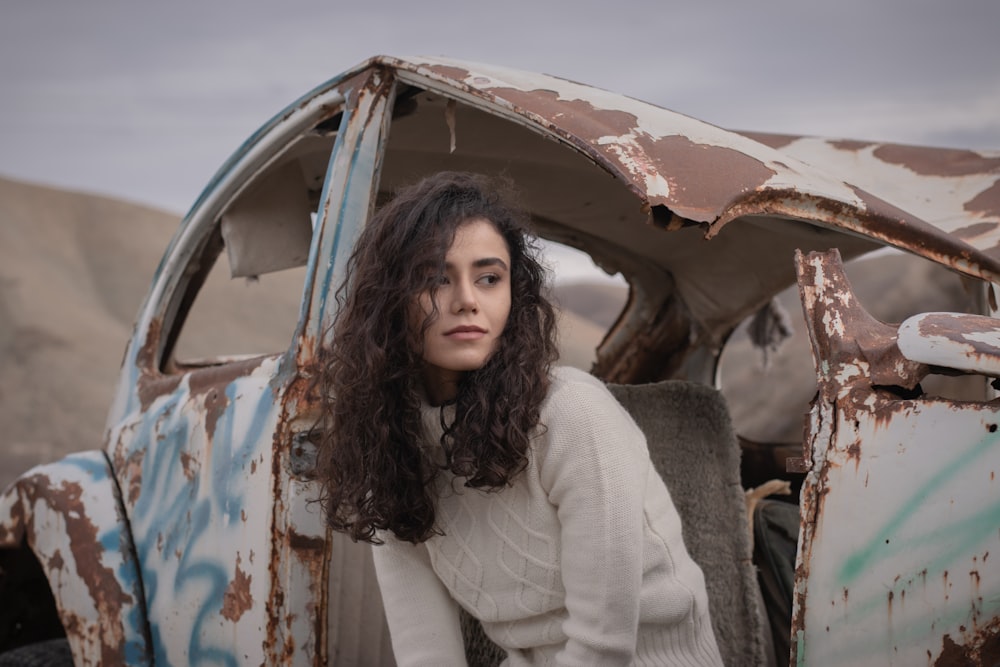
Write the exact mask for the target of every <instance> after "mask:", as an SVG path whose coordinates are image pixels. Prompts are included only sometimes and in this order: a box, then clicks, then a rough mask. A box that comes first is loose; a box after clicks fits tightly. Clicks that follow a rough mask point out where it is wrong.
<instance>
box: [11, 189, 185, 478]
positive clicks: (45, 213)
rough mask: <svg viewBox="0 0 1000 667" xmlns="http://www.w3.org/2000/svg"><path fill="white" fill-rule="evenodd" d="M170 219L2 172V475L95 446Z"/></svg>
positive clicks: (172, 219)
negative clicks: (7, 177)
mask: <svg viewBox="0 0 1000 667" xmlns="http://www.w3.org/2000/svg"><path fill="white" fill-rule="evenodd" d="M177 222H178V216H176V215H173V214H169V213H163V212H161V211H156V210H153V209H149V208H144V207H139V206H135V205H132V204H126V203H123V202H119V201H115V200H112V199H107V198H102V197H95V196H90V195H82V194H76V193H71V192H66V191H60V190H55V189H50V188H44V187H39V186H34V185H28V184H23V183H17V182H13V181H9V180H4V179H0V429H2V431H0V433H2V435H0V447H2V452H3V454H2V457H3V458H2V460H3V465H2V466H0V485H4V484H5V483H6V482H8V481H9V480H10V479H12V478H13V477H14V476H15V475H16V474H17V472H19V471H21V470H23V469H25V468H26V467H27V466H29V465H31V464H34V463H36V462H39V461H45V460H49V459H52V458H57V457H58V456H61V455H62V454H63V453H64V452H67V451H72V450H78V449H87V448H93V447H99V446H100V445H101V442H100V441H101V433H102V430H103V426H104V417H105V414H106V412H107V407H108V404H109V403H110V400H111V393H112V390H113V387H114V382H115V380H116V378H117V375H118V367H119V364H120V361H121V355H122V350H123V349H124V345H125V341H126V340H128V337H129V335H130V333H131V327H132V320H133V317H134V315H135V313H136V312H137V310H138V308H139V304H140V302H141V300H142V298H143V296H144V294H145V290H146V285H147V284H148V282H149V278H150V277H151V276H152V273H153V270H154V269H155V268H156V264H157V262H158V261H159V256H160V255H161V253H162V251H163V249H164V248H165V247H166V244H167V242H168V241H169V239H170V236H171V235H172V233H173V231H174V229H175V228H176V226H177Z"/></svg>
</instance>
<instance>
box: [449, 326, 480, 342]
mask: <svg viewBox="0 0 1000 667" xmlns="http://www.w3.org/2000/svg"><path fill="white" fill-rule="evenodd" d="M444 335H445V336H446V337H448V338H450V339H452V340H478V339H480V338H482V337H483V336H485V335H486V330H485V329H483V328H481V327H476V326H461V327H455V328H454V329H449V330H448V331H445V332H444Z"/></svg>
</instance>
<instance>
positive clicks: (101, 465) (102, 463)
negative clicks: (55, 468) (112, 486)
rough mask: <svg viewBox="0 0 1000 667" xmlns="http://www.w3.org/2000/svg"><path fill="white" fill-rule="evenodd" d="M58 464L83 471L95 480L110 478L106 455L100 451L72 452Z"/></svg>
mask: <svg viewBox="0 0 1000 667" xmlns="http://www.w3.org/2000/svg"><path fill="white" fill-rule="evenodd" d="M57 465H64V466H68V467H71V468H76V469H78V470H81V471H83V472H84V473H86V475H87V476H88V477H89V478H90V480H91V481H93V482H103V481H104V480H106V479H108V464H107V461H106V460H105V458H104V455H103V454H102V453H101V452H98V451H86V452H77V453H75V454H70V455H68V456H66V457H65V458H63V459H62V460H61V461H59V463H58V464H57Z"/></svg>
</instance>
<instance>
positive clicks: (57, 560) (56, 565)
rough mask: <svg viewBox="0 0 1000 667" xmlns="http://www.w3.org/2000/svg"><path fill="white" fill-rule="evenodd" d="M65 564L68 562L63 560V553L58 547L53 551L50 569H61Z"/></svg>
mask: <svg viewBox="0 0 1000 667" xmlns="http://www.w3.org/2000/svg"><path fill="white" fill-rule="evenodd" d="M65 564H66V561H64V560H63V557H62V553H61V552H60V551H59V550H58V549H56V550H55V551H54V552H53V553H52V557H51V558H49V569H50V570H61V569H63V566H64V565H65Z"/></svg>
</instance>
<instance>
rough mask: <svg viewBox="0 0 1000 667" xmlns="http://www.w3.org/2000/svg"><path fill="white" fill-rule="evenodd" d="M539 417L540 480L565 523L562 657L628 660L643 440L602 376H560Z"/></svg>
mask: <svg viewBox="0 0 1000 667" xmlns="http://www.w3.org/2000/svg"><path fill="white" fill-rule="evenodd" d="M543 419H544V421H545V425H546V427H547V432H546V435H545V436H544V437H546V439H547V446H546V447H545V449H544V451H541V452H539V454H540V455H541V459H540V466H539V467H540V471H541V483H542V486H543V487H544V488H545V489H546V491H547V492H548V494H549V500H550V501H551V502H552V503H553V504H554V505H555V506H556V507H557V513H558V517H559V522H560V524H561V541H562V554H561V557H562V577H563V585H564V586H565V588H566V609H567V611H568V612H569V618H568V619H567V620H566V622H565V623H564V624H563V629H564V631H565V633H566V634H567V636H568V640H567V642H566V646H565V648H564V649H563V650H562V651H561V652H560V654H559V655H558V656H557V664H560V665H562V664H566V665H570V664H572V665H628V664H630V663H631V661H632V659H633V656H634V653H635V649H636V637H637V633H638V624H639V602H640V595H641V592H642V577H643V548H642V546H643V541H644V531H643V528H644V521H645V518H644V513H643V503H644V497H645V493H646V486H647V480H648V478H649V467H650V465H651V463H650V460H649V453H648V449H647V448H646V444H645V439H644V437H643V435H642V432H641V431H639V428H638V427H637V426H636V425H635V422H634V421H633V420H632V419H631V417H629V416H628V414H627V413H626V412H625V411H624V409H623V408H622V407H621V406H620V405H619V404H618V403H617V401H615V400H614V398H613V397H612V396H611V395H610V393H608V392H607V390H606V389H605V388H604V387H603V386H602V385H599V384H597V381H596V380H595V381H593V382H590V381H589V380H577V381H573V382H569V383H567V384H566V385H563V386H562V387H561V388H560V390H559V394H558V395H553V397H552V400H550V402H549V405H548V406H547V409H546V410H545V413H544V414H543Z"/></svg>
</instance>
